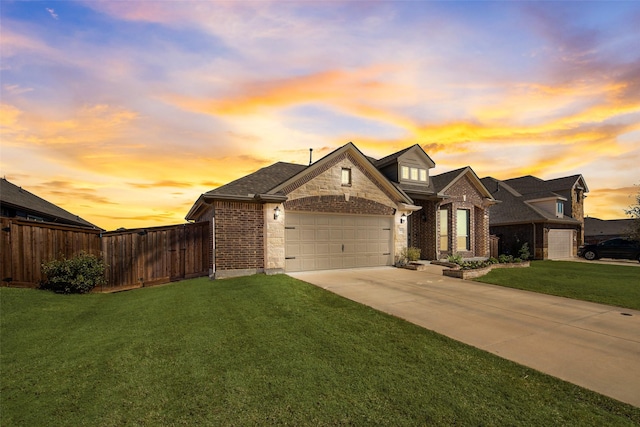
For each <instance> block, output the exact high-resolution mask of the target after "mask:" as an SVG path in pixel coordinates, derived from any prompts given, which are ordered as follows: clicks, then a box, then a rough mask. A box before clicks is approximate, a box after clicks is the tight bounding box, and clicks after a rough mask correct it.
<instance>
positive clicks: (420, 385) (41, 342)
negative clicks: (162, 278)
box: [0, 267, 640, 426]
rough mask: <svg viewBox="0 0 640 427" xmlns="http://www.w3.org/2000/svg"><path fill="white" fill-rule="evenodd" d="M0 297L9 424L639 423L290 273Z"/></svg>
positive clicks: (639, 418) (585, 394)
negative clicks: (122, 289) (117, 290)
mask: <svg viewBox="0 0 640 427" xmlns="http://www.w3.org/2000/svg"><path fill="white" fill-rule="evenodd" d="M534 268H535V267H534ZM532 270H533V269H532ZM0 297H1V305H2V310H1V317H0V320H1V325H0V326H1V334H2V336H1V344H2V346H1V359H0V362H1V363H0V367H1V374H2V384H1V396H0V399H1V400H0V402H1V409H2V410H1V417H2V419H1V420H0V424H1V425H3V426H45V425H46V426H56V425H67V426H82V425H85V426H122V425H147V426H152V425H162V426H175V425H187V426H193V425H224V426H227V425H236V426H250V425H292V426H303V425H313V426H322V425H331V426H334V425H390V426H402V425H513V426H515V425H526V426H552V425H574V426H589V425H591V426H602V425H607V426H616V425H620V426H622V425H638V424H640V408H634V407H632V406H630V405H627V404H623V403H620V402H617V401H615V400H612V399H609V398H607V397H604V396H601V395H598V394H596V393H593V392H591V391H588V390H585V389H582V388H579V387H577V386H574V385H571V384H568V383H565V382H562V381H560V380H557V379H555V378H552V377H549V376H547V375H544V374H541V373H538V372H536V371H533V370H531V369H529V368H526V367H523V366H520V365H517V364H515V363H512V362H509V361H506V360H503V359H500V358H498V357H496V356H493V355H491V354H489V353H485V352H483V351H480V350H477V349H475V348H472V347H469V346H467V345H464V344H461V343H458V342H456V341H453V340H451V339H448V338H446V337H443V336H441V335H438V334H435V333H432V332H430V331H427V330H424V329H422V328H419V327H417V326H414V325H412V324H410V323H407V322H405V321H402V320H400V319H397V318H394V317H391V316H388V315H385V314H383V313H380V312H377V311H375V310H373V309H370V308H367V307H365V306H362V305H359V304H356V303H354V302H351V301H349V300H346V299H343V298H341V297H338V296H336V295H334V294H331V293H329V292H327V291H324V290H322V289H319V288H316V287H314V286H311V285H308V284H306V283H304V282H300V281H297V280H295V279H292V278H290V277H288V276H283V275H279V276H253V277H248V278H236V279H229V280H221V281H214V282H211V281H209V280H208V279H206V278H203V279H194V280H188V281H184V282H180V283H175V284H171V285H167V286H162V287H156V288H149V289H140V290H135V291H129V292H122V293H116V294H90V295H69V296H65V295H56V294H53V293H49V292H44V291H37V290H28V289H8V288H2V289H0Z"/></svg>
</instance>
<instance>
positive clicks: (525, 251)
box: [518, 242, 531, 260]
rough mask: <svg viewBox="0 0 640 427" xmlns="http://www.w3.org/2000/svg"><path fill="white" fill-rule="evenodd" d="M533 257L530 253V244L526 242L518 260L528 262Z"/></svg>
mask: <svg viewBox="0 0 640 427" xmlns="http://www.w3.org/2000/svg"><path fill="white" fill-rule="evenodd" d="M530 257H531V253H530V252H529V243H528V242H524V244H523V245H522V247H521V248H520V250H519V251H518V258H520V259H524V260H527V259H529V258H530Z"/></svg>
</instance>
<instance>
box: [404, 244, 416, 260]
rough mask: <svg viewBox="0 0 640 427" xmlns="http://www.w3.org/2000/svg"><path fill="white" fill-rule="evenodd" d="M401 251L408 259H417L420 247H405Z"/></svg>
mask: <svg viewBox="0 0 640 427" xmlns="http://www.w3.org/2000/svg"><path fill="white" fill-rule="evenodd" d="M403 252H404V253H405V256H406V258H407V259H408V260H409V261H418V260H419V259H420V248H414V247H410V248H405V249H404V250H403Z"/></svg>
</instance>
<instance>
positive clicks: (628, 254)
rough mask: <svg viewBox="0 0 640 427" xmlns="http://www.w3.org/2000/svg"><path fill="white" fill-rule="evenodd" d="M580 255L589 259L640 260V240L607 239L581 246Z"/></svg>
mask: <svg viewBox="0 0 640 427" xmlns="http://www.w3.org/2000/svg"><path fill="white" fill-rule="evenodd" d="M578 256H581V257H584V258H585V259H588V260H593V259H598V258H618V259H635V260H638V261H640V242H639V241H637V240H631V239H623V238H616V239H610V240H605V241H604V242H600V243H598V244H597V245H586V246H580V248H579V249H578Z"/></svg>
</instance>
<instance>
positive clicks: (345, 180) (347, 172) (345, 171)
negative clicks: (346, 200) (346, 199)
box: [340, 168, 351, 186]
mask: <svg viewBox="0 0 640 427" xmlns="http://www.w3.org/2000/svg"><path fill="white" fill-rule="evenodd" d="M340 182H341V183H342V185H344V186H349V185H351V169H349V168H342V174H341V175H340Z"/></svg>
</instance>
